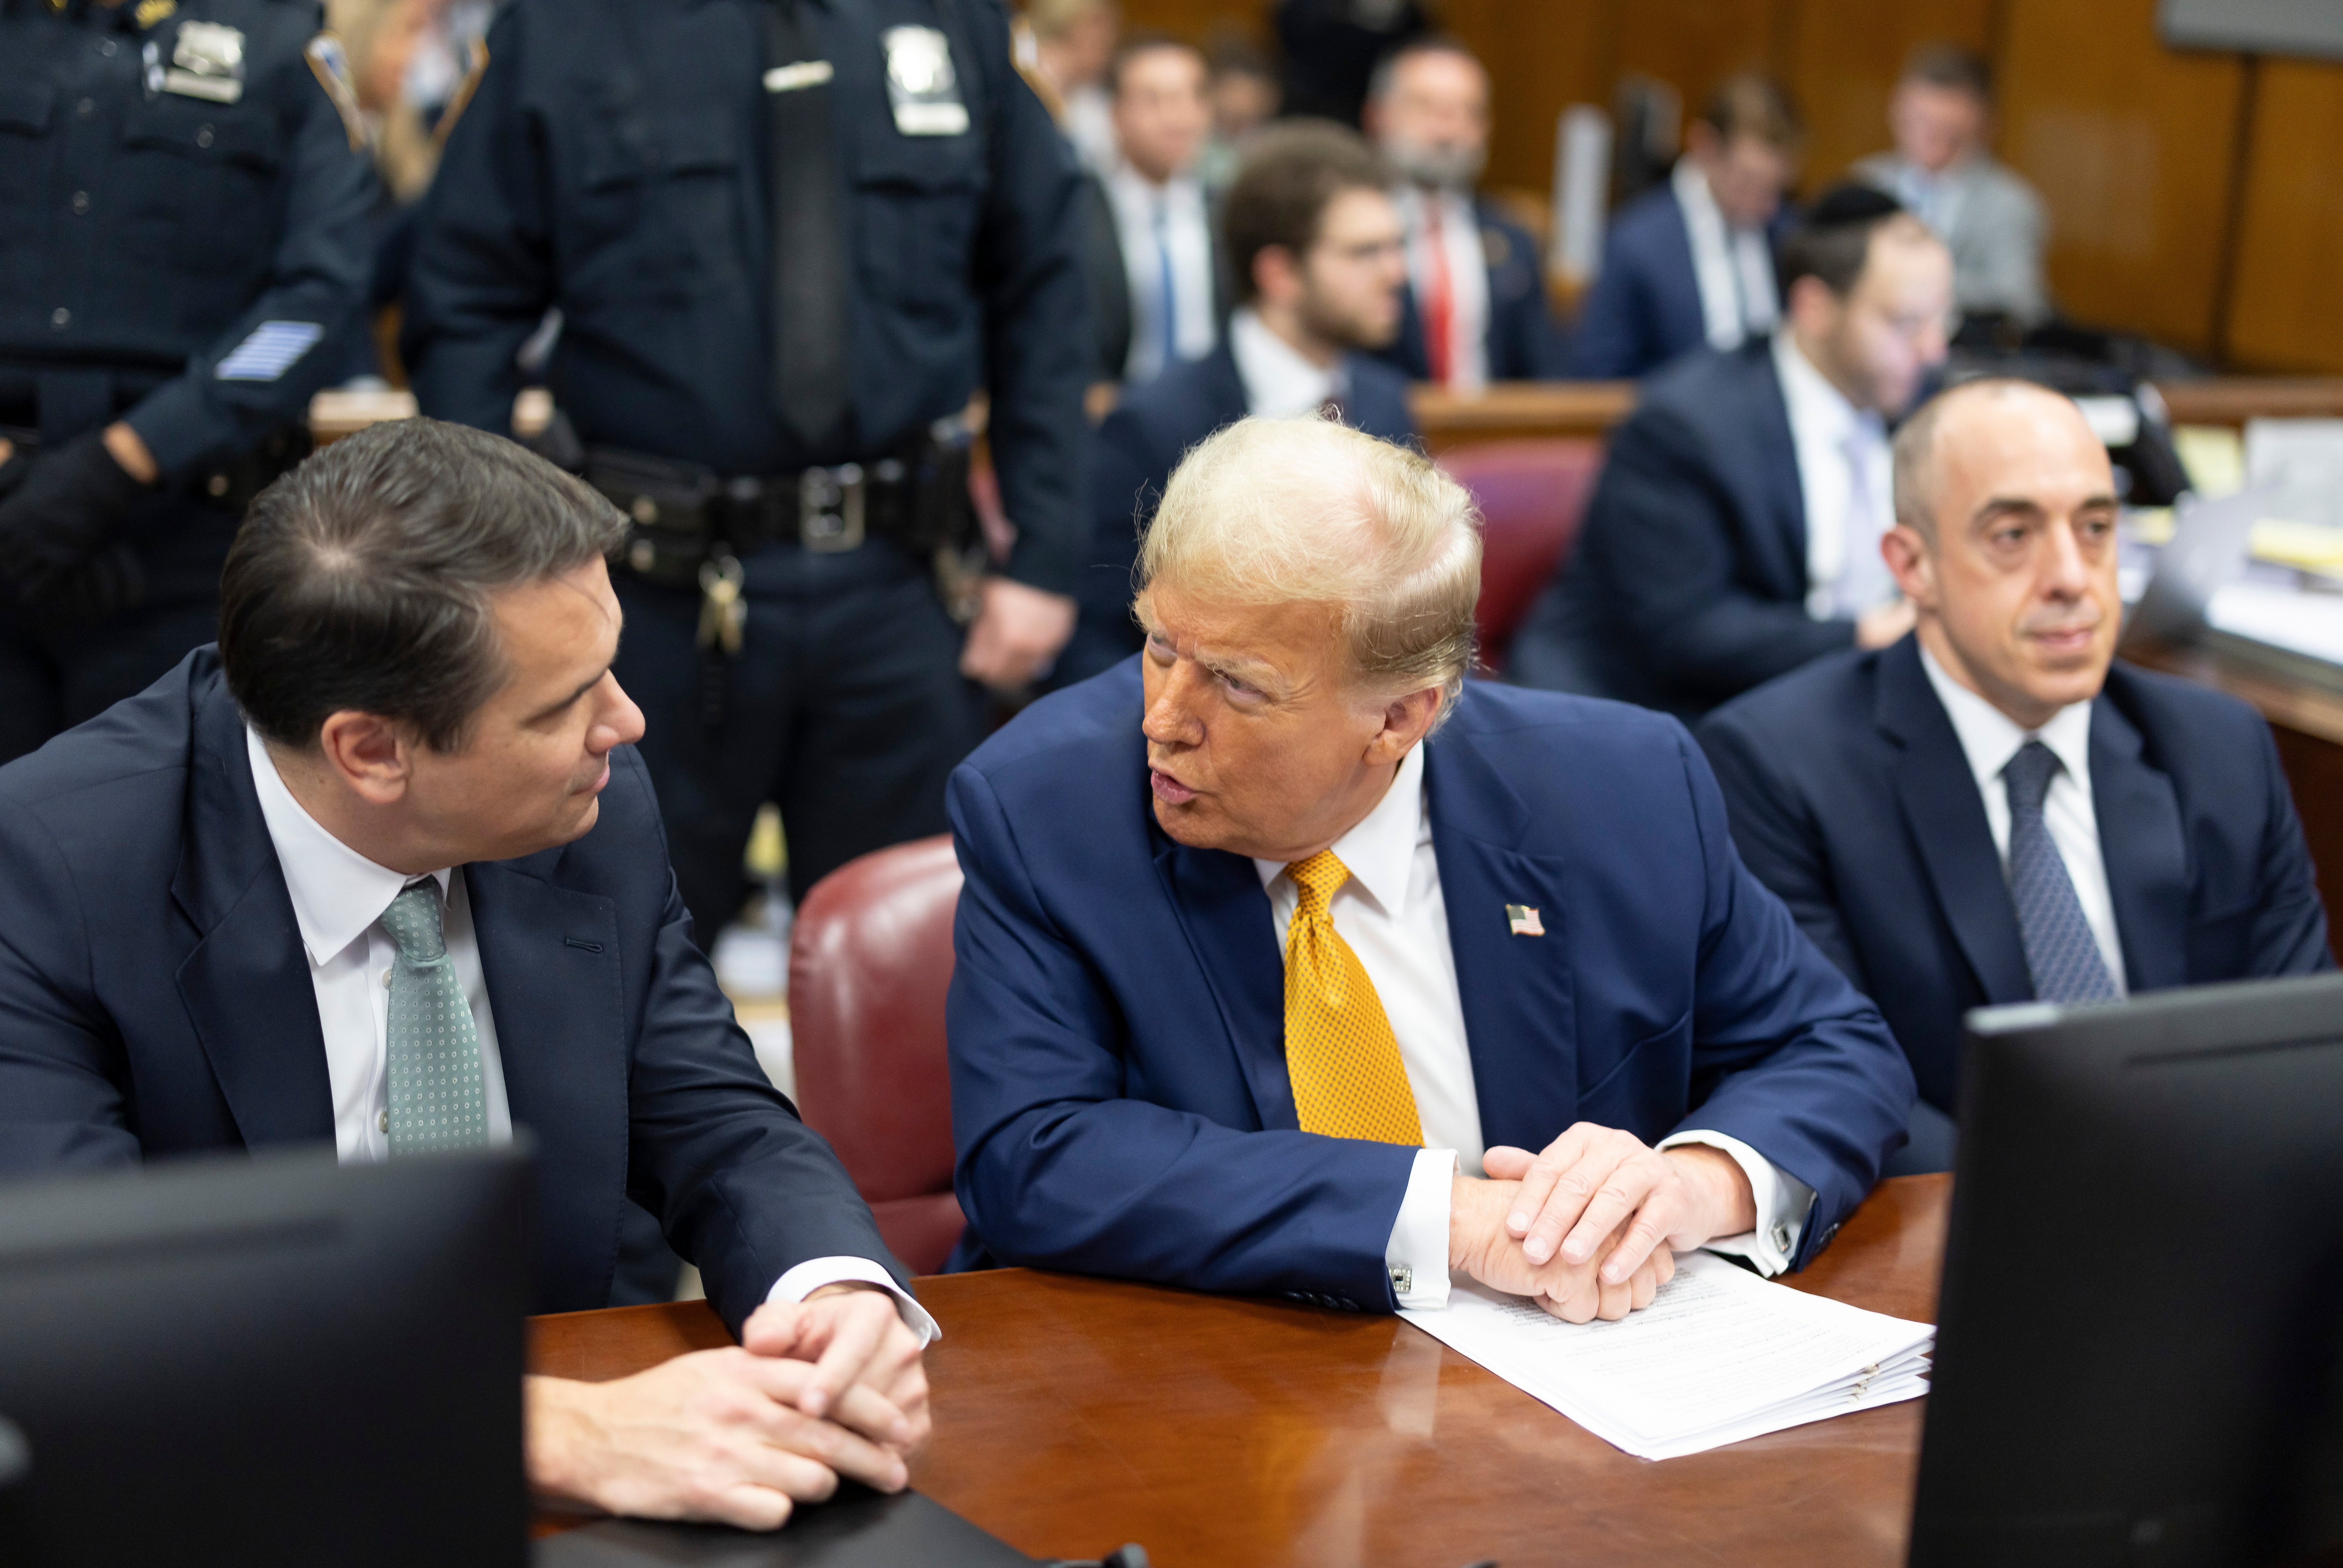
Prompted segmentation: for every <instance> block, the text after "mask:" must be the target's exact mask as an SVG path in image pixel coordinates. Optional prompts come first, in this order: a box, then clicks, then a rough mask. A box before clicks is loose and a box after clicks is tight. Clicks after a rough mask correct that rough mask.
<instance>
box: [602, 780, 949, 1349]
mask: <svg viewBox="0 0 2343 1568" xmlns="http://www.w3.org/2000/svg"><path fill="white" fill-rule="evenodd" d="M624 760H625V761H626V763H627V766H626V767H625V768H624V769H623V777H624V779H625V781H626V784H627V785H628V787H629V788H632V789H640V790H641V791H642V792H643V794H644V795H645V796H646V797H648V796H649V792H650V782H649V777H648V776H647V775H646V774H645V773H644V771H643V767H642V763H641V761H640V759H636V758H633V757H631V756H629V757H628V758H627V759H624ZM619 783H620V779H616V778H614V779H613V780H612V787H613V788H614V789H615V788H618V787H619ZM646 811H647V813H648V823H647V828H648V827H649V825H650V824H656V823H657V821H658V812H657V809H656V808H655V807H649V806H647V807H646ZM644 837H645V841H646V842H657V843H659V847H660V864H659V867H658V868H657V869H656V873H655V874H658V875H659V876H660V877H661V878H662V879H663V881H664V885H665V887H666V889H667V898H666V908H665V910H663V912H662V913H661V915H660V918H659V928H658V932H657V935H656V936H655V938H654V939H653V956H652V963H651V975H650V981H649V986H648V988H647V990H646V992H645V1000H644V1004H643V1012H642V1019H641V1022H640V1025H639V1030H638V1032H637V1035H636V1038H635V1046H634V1054H633V1058H632V1061H631V1063H630V1071H629V1075H628V1132H629V1137H630V1140H631V1143H630V1147H631V1151H632V1156H631V1159H630V1168H629V1172H628V1196H629V1197H631V1198H633V1199H634V1201H636V1202H638V1203H640V1204H641V1205H642V1206H643V1207H644V1208H646V1209H649V1211H651V1212H652V1213H653V1214H656V1215H658V1216H659V1223H660V1227H661V1228H662V1229H663V1230H664V1231H666V1232H667V1236H668V1240H669V1244H670V1245H672V1246H673V1247H674V1248H675V1250H676V1251H678V1252H679V1253H681V1254H682V1255H683V1256H684V1257H686V1258H689V1259H690V1260H691V1261H693V1262H695V1263H697V1264H698V1265H699V1270H700V1275H701V1278H702V1280H703V1281H704V1282H705V1283H706V1285H707V1287H708V1297H709V1302H710V1303H711V1304H713V1305H714V1306H715V1308H716V1310H717V1312H719V1314H720V1315H721V1316H722V1317H723V1319H724V1321H725V1322H726V1323H727V1324H728V1325H729V1327H730V1328H731V1330H732V1332H734V1333H735V1334H738V1333H739V1332H740V1325H741V1324H742V1323H743V1322H746V1321H747V1320H748V1317H749V1313H751V1312H755V1311H756V1310H757V1308H758V1307H759V1305H760V1304H761V1303H762V1302H764V1299H765V1296H766V1293H767V1292H769V1291H770V1290H771V1289H772V1288H773V1283H774V1282H775V1281H777V1280H779V1278H780V1277H781V1276H782V1275H783V1274H785V1273H787V1272H788V1271H789V1270H790V1269H792V1268H794V1267H796V1266H797V1265H798V1264H799V1263H802V1262H805V1261H808V1260H809V1259H812V1258H829V1257H856V1258H868V1259H870V1260H872V1261H875V1262H878V1263H880V1264H881V1265H882V1266H884V1267H885V1268H886V1269H887V1271H888V1272H890V1274H892V1275H893V1276H894V1277H895V1280H896V1282H897V1283H899V1284H902V1285H904V1286H905V1287H906V1288H907V1289H908V1288H909V1283H910V1276H909V1275H908V1274H906V1273H905V1272H904V1271H903V1267H902V1265H901V1264H900V1263H899V1262H897V1261H895V1259H894V1257H893V1255H892V1254H890V1252H889V1251H887V1244H886V1242H885V1241H881V1240H880V1235H879V1227H878V1224H877V1222H876V1221H873V1220H872V1219H871V1217H870V1206H869V1205H868V1204H866V1203H865V1202H863V1201H862V1197H861V1195H860V1193H858V1192H857V1191H855V1190H854V1182H853V1181H852V1179H851V1178H850V1177H849V1176H848V1175H847V1173H846V1168H845V1167H844V1166H843V1165H841V1164H840V1163H839V1160H838V1156H837V1155H836V1154H835V1153H833V1152H832V1151H831V1150H830V1144H829V1143H828V1142H827V1141H825V1140H824V1139H823V1138H822V1136H821V1135H820V1133H818V1132H816V1131H813V1130H812V1129H810V1128H809V1127H807V1126H806V1125H805V1123H804V1122H802V1121H799V1119H798V1114H797V1108H796V1107H795V1106H793V1105H791V1104H790V1103H789V1101H788V1100H787V1099H786V1098H784V1097H783V1096H782V1095H781V1093H780V1092H779V1091H778V1090H776V1089H774V1087H773V1086H772V1083H771V1082H770V1081H769V1080H768V1079H767V1078H766V1076H765V1072H764V1070H763V1069H762V1068H760V1067H759V1066H758V1065H757V1056H756V1051H755V1050H754V1049H753V1048H752V1047H751V1046H750V1045H749V1037H748V1036H747V1035H746V1034H744V1033H742V1032H741V1030H740V1026H739V1023H737V1022H735V1021H734V1019H733V1015H732V1004H731V1002H730V1001H729V1000H727V999H726V997H725V995H724V992H723V990H722V989H721V988H720V987H719V985H718V984H717V981H716V972H715V970H713V969H712V968H710V967H709V962H708V960H707V959H706V958H705V957H703V956H702V955H701V953H700V951H699V948H698V947H696V946H694V945H693V943H692V940H691V923H690V922H691V917H690V914H689V911H688V910H685V908H684V907H683V899H682V896H681V895H680V894H679V892H678V891H677V890H676V886H675V876H674V873H673V872H672V871H670V870H668V869H666V866H665V841H664V839H655V838H654V836H653V834H652V833H651V832H649V831H646V833H645V835H644Z"/></svg>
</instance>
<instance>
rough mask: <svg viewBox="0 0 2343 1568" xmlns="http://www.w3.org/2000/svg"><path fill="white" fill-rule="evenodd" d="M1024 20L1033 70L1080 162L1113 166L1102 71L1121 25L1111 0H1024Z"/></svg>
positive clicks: (1096, 167)
mask: <svg viewBox="0 0 2343 1568" xmlns="http://www.w3.org/2000/svg"><path fill="white" fill-rule="evenodd" d="M1023 20H1024V23H1025V27H1026V29H1027V31H1028V32H1029V33H1030V35H1031V37H1032V40H1033V57H1032V60H1031V66H1032V70H1033V72H1034V74H1035V75H1038V76H1040V77H1041V81H1042V82H1043V83H1044V84H1045V85H1047V86H1048V87H1049V89H1050V90H1051V92H1052V93H1054V94H1056V95H1057V99H1058V102H1057V112H1058V115H1059V117H1060V121H1061V125H1062V126H1063V128H1064V130H1065V133H1066V139H1067V140H1068V141H1070V142H1071V143H1073V145H1074V151H1075V152H1076V153H1077V154H1078V155H1080V156H1081V160H1082V166H1083V167H1084V168H1087V169H1089V170H1091V172H1092V173H1094V174H1100V175H1103V174H1105V173H1107V172H1108V171H1109V170H1111V169H1112V168H1113V167H1114V162H1115V146H1114V106H1113V105H1112V103H1111V101H1110V99H1109V96H1108V93H1107V85H1106V73H1107V66H1108V65H1109V64H1110V63H1111V61H1112V60H1113V59H1114V43H1115V38H1116V36H1117V35H1119V34H1120V33H1121V30H1122V9H1121V6H1119V5H1115V4H1114V3H1113V0H1030V4H1028V5H1026V7H1025V13H1024V18H1023Z"/></svg>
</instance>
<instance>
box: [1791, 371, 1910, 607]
mask: <svg viewBox="0 0 2343 1568" xmlns="http://www.w3.org/2000/svg"><path fill="white" fill-rule="evenodd" d="M1774 373H1775V377H1776V378H1777V379H1778V380H1779V381H1780V382H1781V384H1782V401H1783V402H1784V403H1785V404H1786V405H1787V406H1788V407H1789V413H1790V443H1791V445H1792V447H1795V450H1796V453H1797V458H1798V489H1799V493H1800V495H1801V497H1802V498H1804V500H1805V511H1806V584H1807V588H1806V613H1807V614H1808V615H1810V616H1813V617H1814V618H1815V619H1816V620H1829V619H1832V618H1841V619H1846V620H1853V619H1854V618H1855V617H1857V616H1859V615H1861V614H1862V613H1863V612H1864V611H1865V610H1867V609H1872V608H1875V607H1877V606H1879V605H1883V604H1885V603H1887V602H1888V601H1889V600H1891V599H1893V598H1895V597H1896V578H1895V577H1894V575H1893V574H1892V573H1890V572H1889V571H1888V569H1887V563H1886V562H1885V561H1884V560H1882V559H1881V558H1880V556H1879V539H1880V536H1882V535H1883V534H1885V533H1886V532H1887V530H1888V528H1890V527H1892V526H1893V525H1894V523H1895V520H1896V517H1895V506H1896V503H1895V466H1894V463H1893V461H1892V460H1891V457H1890V455H1889V450H1888V446H1887V428H1886V426H1885V422H1883V421H1882V420H1881V419H1880V417H1879V416H1878V415H1876V414H1875V413H1872V412H1870V411H1869V410H1867V409H1861V408H1857V407H1855V405H1854V404H1852V403H1850V402H1848V401H1847V400H1846V396H1845V393H1843V392H1841V391H1840V390H1839V389H1838V388H1837V387H1834V386H1832V385H1831V383H1830V380H1829V378H1828V377H1825V375H1824V374H1823V373H1822V372H1821V371H1819V370H1817V369H1815V367H1814V362H1813V361H1811V360H1809V359H1808V358H1807V357H1805V354H1804V353H1802V352H1801V351H1800V350H1799V348H1798V345H1797V342H1796V340H1795V338H1794V337H1793V336H1792V335H1791V334H1790V333H1788V332H1781V333H1777V334H1775V337H1774Z"/></svg>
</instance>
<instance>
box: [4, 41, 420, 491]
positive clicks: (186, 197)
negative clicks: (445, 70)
mask: <svg viewBox="0 0 2343 1568" xmlns="http://www.w3.org/2000/svg"><path fill="white" fill-rule="evenodd" d="M142 23H143V25H142ZM319 25H320V21H319V12H318V8H317V5H314V4H310V3H308V0H176V4H172V3H170V0H144V3H143V4H142V3H141V0H123V4H122V5H118V6H116V7H114V8H112V9H108V8H106V7H104V6H100V5H92V4H90V3H89V0H70V3H69V4H67V5H65V6H64V7H63V8H62V9H55V8H52V6H51V5H50V4H49V0H0V220H5V221H0V418H7V419H22V420H25V421H26V422H28V423H29V422H32V421H34V420H35V419H37V421H38V423H39V426H40V428H41V432H42V435H43V437H44V438H45V439H46V440H49V441H52V442H55V441H62V440H64V439H65V438H66V437H71V436H74V435H77V434H79V433H81V432H82V431H83V430H85V429H88V428H91V427H95V426H97V425H102V424H105V423H106V422H107V421H109V420H111V419H114V418H116V417H125V418H126V419H127V420H128V422H129V424H130V426H131V427H132V428H133V429H135V430H136V431H137V432H138V435H139V437H140V438H141V439H142V440H144V441H145V442H146V447H147V449H148V450H149V451H150V452H152V453H153V454H154V457H155V460H156V463H157V464H158V465H159V466H160V467H161V468H162V470H163V472H164V473H165V474H166V476H172V477H179V476H184V475H186V474H189V473H192V472H194V471H195V470H196V469H197V468H199V467H203V466H205V465H206V464H211V463H216V462H221V461H224V460H226V459H229V458H232V457H237V456H239V455H241V454H242V453H243V452H245V451H246V450H249V449H250V448H251V447H254V446H255V445H256V444H257V443H258V442H259V441H260V440H261V438H262V437H265V436H266V435H267V434H268V433H269V432H270V431H272V430H274V429H276V428H277V427H281V426H283V425H286V424H288V423H296V422H298V421H300V420H301V419H303V418H304V417H306V415H307V409H308V402H309V397H310V395H311V394H312V393H314V392H315V391H317V387H319V386H320V385H321V384H322V383H323V381H324V378H325V377H326V376H327V372H328V369H329V365H328V359H327V356H326V355H323V354H318V353H316V352H314V350H315V348H316V347H317V345H318V343H320V342H321V341H323V340H324V339H325V338H326V337H329V336H330V335H332V334H333V333H334V332H336V331H337V329H338V328H340V327H342V325H343V324H344V323H345V322H346V321H347V320H348V319H349V318H350V317H351V316H352V314H353V313H354V312H356V311H357V310H358V309H359V307H360V306H361V304H362V302H363V300H364V297H365V289H366V284H367V275H368V272H369V270H370V269H371V267H372V266H373V261H374V256H373V249H372V245H371V240H370V236H369V229H368V226H367V214H368V212H369V211H370V210H371V209H372V207H373V206H374V204H375V201H376V199H377V183H376V176H375V172H374V166H373V161H372V160H371V159H370V158H369V157H368V156H367V153H366V151H365V149H364V146H363V144H362V140H361V137H360V135H359V133H358V130H357V114H356V109H355V107H354V106H350V105H349V104H348V101H347V97H344V98H343V99H342V100H341V101H339V102H337V96H336V95H337V92H339V93H343V94H347V85H346V83H347V75H346V74H343V73H340V71H339V63H338V62H339V57H338V55H337V53H336V51H335V46H334V45H333V44H332V42H331V40H329V39H328V40H324V41H323V42H320V41H319V33H318V29H319Z"/></svg>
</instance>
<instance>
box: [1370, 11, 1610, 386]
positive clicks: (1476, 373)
mask: <svg viewBox="0 0 2343 1568" xmlns="http://www.w3.org/2000/svg"><path fill="white" fill-rule="evenodd" d="M1366 126H1367V134H1368V135H1369V136H1372V137H1373V138H1374V143H1375V149H1376V151H1378V152H1380V153H1382V154H1383V161H1384V162H1386V163H1388V164H1389V165H1391V166H1392V168H1393V171H1394V172H1395V173H1397V174H1398V175H1399V176H1401V177H1402V179H1403V182H1404V183H1403V185H1402V186H1400V188H1399V192H1398V197H1397V199H1398V202H1399V209H1400V216H1401V217H1402V218H1403V220H1404V221H1405V222H1406V224H1407V276H1408V283H1407V287H1406V288H1405V289H1404V290H1403V291H1402V293H1401V295H1400V324H1399V336H1398V337H1394V338H1393V340H1392V342H1391V344H1390V346H1389V347H1386V348H1384V349H1383V350H1382V351H1381V357H1382V358H1383V359H1384V360H1385V361H1386V362H1388V363H1389V364H1391V365H1393V366H1394V367H1397V368H1398V369H1399V370H1400V372H1401V373H1402V374H1403V375H1405V376H1406V377H1408V378H1409V379H1410V380H1413V381H1432V382H1436V383H1438V384H1440V385H1441V386H1443V387H1460V388H1463V389H1465V390H1468V391H1469V390H1472V389H1473V388H1476V387H1482V386H1484V385H1486V384H1487V383H1489V382H1491V381H1529V380H1539V379H1544V378H1547V377H1557V376H1560V375H1562V374H1563V373H1564V364H1563V355H1564V345H1563V339H1562V334H1561V333H1560V331H1558V330H1557V329H1556V328H1555V327H1554V316H1553V313H1552V312H1551V311H1550V310H1548V309H1547V307H1546V297H1545V268H1544V264H1543V262H1542V260H1541V258H1540V257H1539V255H1538V248H1537V242H1536V241H1535V240H1534V239H1532V238H1531V237H1530V236H1529V231H1528V230H1526V229H1524V228H1523V227H1522V226H1521V225H1519V224H1517V223H1515V222H1513V220H1512V219H1511V218H1509V217H1507V216H1504V214H1503V213H1502V212H1501V211H1499V210H1498V208H1497V206H1496V204H1495V203H1493V202H1491V201H1487V200H1484V199H1483V198H1481V197H1480V196H1476V195H1475V194H1474V192H1473V186H1475V185H1476V184H1477V183H1478V181H1479V180H1480V177H1481V168H1482V166H1483V163H1485V162H1486V161H1487V158H1488V153H1489V74H1488V72H1486V71H1485V70H1483V68H1482V66H1481V62H1480V61H1479V60H1477V59H1475V58H1474V57H1473V53H1472V51H1471V50H1469V49H1467V48H1465V47H1464V45H1462V44H1459V43H1458V42H1456V41H1455V40H1454V39H1453V38H1446V37H1440V36H1436V35H1435V36H1431V37H1425V38H1419V39H1417V40H1415V41H1414V42H1413V43H1410V44H1406V45H1402V46H1401V47H1400V48H1399V49H1398V50H1396V51H1394V52H1393V54H1392V55H1389V56H1387V57H1386V58H1385V59H1384V60H1383V64H1382V65H1378V66H1377V67H1375V75H1374V80H1373V84H1372V85H1371V86H1370V87H1369V89H1368V93H1367V107H1366Z"/></svg>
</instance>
